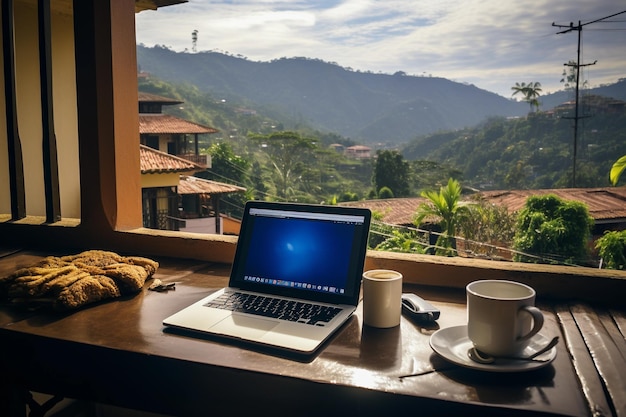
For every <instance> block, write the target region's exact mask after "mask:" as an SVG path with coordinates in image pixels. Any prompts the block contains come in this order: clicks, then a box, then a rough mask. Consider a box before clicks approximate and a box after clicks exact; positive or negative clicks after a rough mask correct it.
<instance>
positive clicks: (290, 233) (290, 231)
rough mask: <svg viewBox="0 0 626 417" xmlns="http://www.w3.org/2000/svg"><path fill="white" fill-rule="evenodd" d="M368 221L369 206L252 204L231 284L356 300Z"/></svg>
mask: <svg viewBox="0 0 626 417" xmlns="http://www.w3.org/2000/svg"><path fill="white" fill-rule="evenodd" d="M369 223H370V212H369V210H366V209H356V208H347V207H337V206H316V205H298V204H286V203H264V202H249V203H248V205H247V206H246V212H245V214H244V219H243V223H242V228H241V234H240V236H239V242H238V245H237V253H236V255H235V261H234V264H233V271H232V273H231V283H230V285H231V286H236V287H240V288H244V289H250V290H262V291H264V292H270V293H274V294H281V295H286V296H292V297H297V298H307V299H311V300H318V301H325V302H331V303H342V304H356V303H357V302H358V293H359V288H360V282H361V274H362V272H363V262H364V259H365V252H366V249H367V236H368V232H369Z"/></svg>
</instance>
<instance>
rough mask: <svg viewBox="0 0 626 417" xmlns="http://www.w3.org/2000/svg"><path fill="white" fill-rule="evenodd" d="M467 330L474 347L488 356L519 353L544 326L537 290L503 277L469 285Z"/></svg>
mask: <svg viewBox="0 0 626 417" xmlns="http://www.w3.org/2000/svg"><path fill="white" fill-rule="evenodd" d="M466 293H467V333H468V336H469V339H470V340H471V341H472V343H473V344H474V346H475V347H476V348H477V349H478V350H480V351H482V352H485V353H487V354H489V355H493V356H508V355H519V354H521V353H522V352H523V350H524V348H526V346H527V345H528V342H529V340H530V339H531V338H532V337H533V336H534V335H535V334H537V332H539V330H540V329H541V327H542V326H543V314H542V313H541V311H540V310H539V309H538V308H537V307H535V295H536V294H535V290H534V289H533V288H531V287H529V286H528V285H525V284H522V283H519V282H513V281H504V280H482V281H474V282H471V283H469V284H468V285H467V287H466Z"/></svg>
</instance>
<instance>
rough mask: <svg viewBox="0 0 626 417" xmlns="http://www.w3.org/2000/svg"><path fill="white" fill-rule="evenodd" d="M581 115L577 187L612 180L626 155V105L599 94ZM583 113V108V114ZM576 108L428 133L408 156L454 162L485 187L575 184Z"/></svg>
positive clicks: (409, 149)
mask: <svg viewBox="0 0 626 417" xmlns="http://www.w3.org/2000/svg"><path fill="white" fill-rule="evenodd" d="M595 99H596V101H595V102H594V103H591V105H590V106H586V107H585V109H586V111H585V113H584V115H585V116H586V117H585V118H582V119H580V120H579V127H578V132H579V133H578V138H577V145H578V146H577V152H576V153H577V155H576V184H575V185H576V187H605V186H608V185H609V182H608V173H609V171H610V169H611V165H612V164H613V163H614V162H615V161H616V160H617V158H619V157H620V156H621V155H626V108H625V107H624V106H623V103H622V104H619V102H617V104H618V107H617V108H612V107H610V106H609V103H616V101H615V100H611V99H606V98H600V97H596V98H595ZM581 114H583V113H581ZM572 115H573V113H572V112H571V111H569V112H564V111H559V110H557V111H551V112H539V113H537V114H530V115H529V116H528V117H526V118H519V119H505V118H492V119H490V120H488V121H487V122H486V123H483V124H481V125H480V126H478V127H475V128H471V129H462V130H459V131H455V132H444V133H437V134H432V135H427V136H423V137H421V138H418V139H415V140H414V141H412V142H411V143H409V144H407V145H406V146H405V147H404V148H403V150H402V153H403V155H404V156H405V158H407V159H409V160H413V159H426V160H431V161H436V162H439V163H444V164H447V165H450V166H453V167H455V168H457V169H458V170H460V171H461V172H462V173H463V177H464V184H465V185H468V186H473V187H476V188H481V189H516V188H518V189H519V188H528V189H539V188H564V187H571V186H572V185H574V184H573V172H574V129H573V123H574V122H573V120H572V119H571V116H572Z"/></svg>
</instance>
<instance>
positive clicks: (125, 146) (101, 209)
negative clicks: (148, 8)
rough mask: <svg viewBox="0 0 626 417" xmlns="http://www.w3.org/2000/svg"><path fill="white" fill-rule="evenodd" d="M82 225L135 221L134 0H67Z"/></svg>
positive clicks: (124, 226)
mask: <svg viewBox="0 0 626 417" xmlns="http://www.w3.org/2000/svg"><path fill="white" fill-rule="evenodd" d="M74 32H75V50H76V79H77V80H76V82H77V91H78V136H79V157H80V173H81V174H80V175H81V181H80V183H81V213H82V215H81V220H82V222H81V225H82V226H83V227H85V228H88V229H90V230H91V229H96V230H97V231H100V230H102V231H111V230H128V229H133V228H138V227H141V226H142V218H141V178H140V161H139V114H138V110H137V102H138V93H137V58H136V45H135V1H134V0H74Z"/></svg>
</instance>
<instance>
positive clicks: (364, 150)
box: [344, 145, 372, 159]
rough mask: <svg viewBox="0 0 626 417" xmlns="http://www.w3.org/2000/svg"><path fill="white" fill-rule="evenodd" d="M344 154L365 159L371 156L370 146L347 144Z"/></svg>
mask: <svg viewBox="0 0 626 417" xmlns="http://www.w3.org/2000/svg"><path fill="white" fill-rule="evenodd" d="M344 154H345V155H346V156H347V157H349V158H355V159H367V158H371V157H372V148H370V147H369V146H365V145H354V146H348V147H347V148H346V149H345V150H344Z"/></svg>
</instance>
